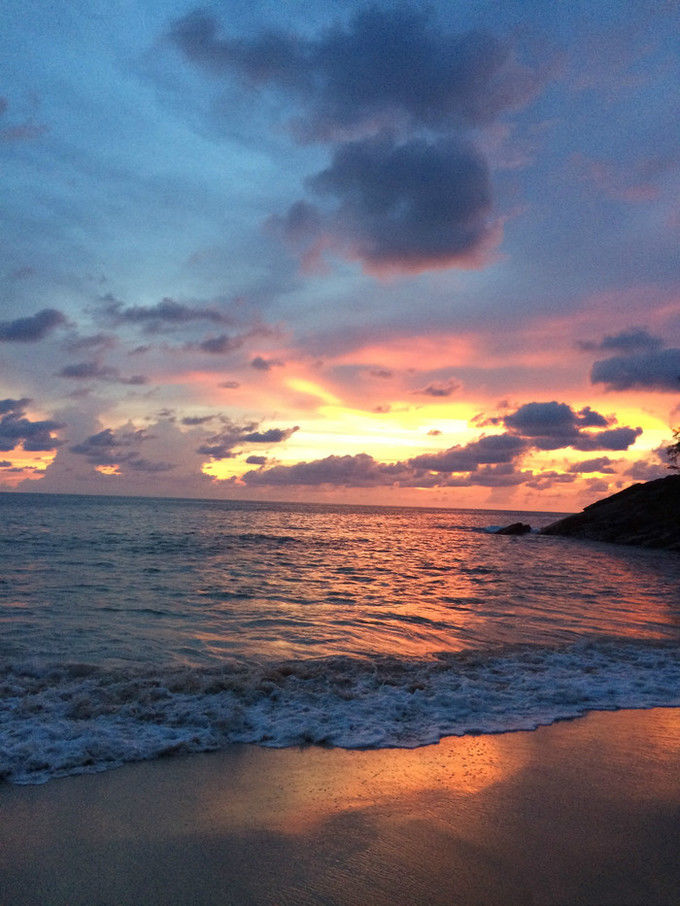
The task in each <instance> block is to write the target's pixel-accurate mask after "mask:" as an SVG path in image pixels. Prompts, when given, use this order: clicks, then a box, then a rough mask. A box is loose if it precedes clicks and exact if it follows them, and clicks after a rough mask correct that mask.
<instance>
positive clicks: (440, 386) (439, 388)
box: [411, 381, 460, 397]
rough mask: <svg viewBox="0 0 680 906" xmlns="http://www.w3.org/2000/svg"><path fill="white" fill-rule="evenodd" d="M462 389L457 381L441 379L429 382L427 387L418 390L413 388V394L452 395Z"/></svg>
mask: <svg viewBox="0 0 680 906" xmlns="http://www.w3.org/2000/svg"><path fill="white" fill-rule="evenodd" d="M459 389H460V384H459V383H457V382H456V381H439V382H434V383H431V384H427V385H426V386H425V387H419V388H418V389H417V390H412V391H411V393H413V394H416V395H418V394H422V395H424V396H435V397H442V396H451V394H452V393H453V392H454V391H455V390H459Z"/></svg>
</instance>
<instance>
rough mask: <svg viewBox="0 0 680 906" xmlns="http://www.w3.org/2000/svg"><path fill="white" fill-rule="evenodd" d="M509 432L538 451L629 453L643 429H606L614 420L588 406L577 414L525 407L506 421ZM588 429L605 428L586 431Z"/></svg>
mask: <svg viewBox="0 0 680 906" xmlns="http://www.w3.org/2000/svg"><path fill="white" fill-rule="evenodd" d="M503 421H504V422H505V425H506V427H507V428H509V429H510V430H511V431H512V432H513V433H515V434H518V435H520V436H522V437H524V438H525V439H526V440H527V441H528V442H529V443H530V444H531V446H532V447H535V448H536V449H538V450H559V449H561V448H562V447H573V448H574V449H576V450H584V451H586V450H627V449H628V447H629V446H630V445H631V444H633V443H634V442H635V439H636V438H637V437H638V436H639V435H640V434H641V433H642V429H641V428H628V427H619V428H605V426H606V425H610V424H611V419H608V418H606V416H604V415H601V414H600V413H599V412H595V410H593V409H591V408H590V406H586V407H585V408H584V409H581V410H580V411H578V412H575V411H574V410H573V409H572V408H571V406H569V405H567V403H558V402H556V401H555V400H552V401H551V402H549V403H525V404H524V405H523V406H520V407H519V409H517V411H516V412H511V413H510V414H509V415H506V416H505V418H504V419H503ZM586 428H603V430H601V431H586V430H584V429H586Z"/></svg>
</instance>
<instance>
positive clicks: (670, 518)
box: [541, 475, 680, 551]
mask: <svg viewBox="0 0 680 906" xmlns="http://www.w3.org/2000/svg"><path fill="white" fill-rule="evenodd" d="M541 534H543V535H565V536H569V537H572V538H584V539H588V540H590V541H610V542H613V543H615V544H636V545H640V546H641V547H654V548H663V549H666V550H674V551H680V475H668V476H667V477H665V478H657V479H656V480H655V481H648V482H646V483H644V484H634V485H631V486H630V487H629V488H626V489H625V490H624V491H619V492H618V494H612V496H611V497H605V498H604V499H602V500H598V501H596V502H595V503H591V504H590V506H587V507H585V509H584V510H583V512H581V513H576V514H574V515H573V516H567V517H566V518H564V519H560V520H559V521H557V522H553V523H552V524H551V525H548V526H546V527H545V528H543V529H541Z"/></svg>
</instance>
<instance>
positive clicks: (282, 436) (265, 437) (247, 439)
mask: <svg viewBox="0 0 680 906" xmlns="http://www.w3.org/2000/svg"><path fill="white" fill-rule="evenodd" d="M299 430H300V426H299V425H295V427H294V428H285V429H283V428H270V429H269V430H268V431H251V432H250V433H249V434H244V435H243V441H244V443H248V444H280V443H281V442H282V441H284V440H288V438H289V437H290V436H291V434H295V432H296V431H299Z"/></svg>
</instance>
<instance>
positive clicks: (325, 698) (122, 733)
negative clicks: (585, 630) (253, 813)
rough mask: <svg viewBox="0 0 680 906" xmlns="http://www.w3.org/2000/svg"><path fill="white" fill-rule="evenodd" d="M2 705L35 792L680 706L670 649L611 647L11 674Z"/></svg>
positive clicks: (9, 762)
mask: <svg viewBox="0 0 680 906" xmlns="http://www.w3.org/2000/svg"><path fill="white" fill-rule="evenodd" d="M0 695H1V700H2V704H1V705H0V738H1V739H2V742H1V744H0V775H2V776H4V777H6V778H7V779H9V780H11V781H13V782H16V783H40V782H44V781H45V780H47V779H49V778H50V777H56V776H63V775H65V774H77V773H83V772H92V771H101V770H106V769H108V768H111V767H115V766H116V765H120V764H122V763H124V762H128V761H137V760H141V759H150V758H157V757H159V756H161V755H166V754H172V753H174V752H200V751H209V750H214V749H218V748H222V747H225V746H227V745H229V744H230V743H237V742H238V743H256V744H259V745H265V746H276V747H283V746H293V745H301V744H310V743H317V744H326V745H334V746H341V747H344V748H380V747H390V746H394V747H414V746H420V745H425V744H428V743H433V742H437V741H438V740H439V739H441V738H442V737H443V736H450V735H462V734H465V733H472V732H474V733H497V732H501V731H506V730H531V729H535V728H536V727H538V726H541V725H545V724H550V723H552V722H554V721H556V720H560V719H563V718H572V717H577V716H579V715H582V714H584V713H585V712H587V711H591V710H611V709H617V708H650V707H658V706H680V658H678V651H677V648H675V647H673V646H671V645H667V644H663V643H648V644H640V643H630V644H628V643H623V644H622V643H621V642H613V641H612V642H590V643H579V644H575V645H571V646H567V647H563V648H543V647H537V646H521V647H515V648H511V649H508V650H506V651H496V652H467V653H464V654H460V655H452V654H445V655H441V656H440V657H437V658H433V659H431V660H417V659H399V658H394V657H384V658H379V659H375V660H370V659H360V658H349V657H335V658H327V659H317V660H307V661H304V660H303V661H293V662H279V663H276V664H243V663H231V664H227V665H225V666H223V667H220V668H210V669H202V670H198V669H189V668H187V669H177V668H175V669H170V670H165V671H163V670H157V671H153V672H151V671H150V672H146V673H143V672H129V671H124V670H119V671H111V670H108V671H107V670H104V669H101V668H95V667H88V666H86V665H70V666H62V667H56V668H54V667H53V668H37V667H33V668H31V667H28V668H27V667H26V666H24V667H23V668H18V667H16V666H15V667H14V668H12V669H9V670H7V672H6V673H5V674H4V676H3V678H2V681H0Z"/></svg>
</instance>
